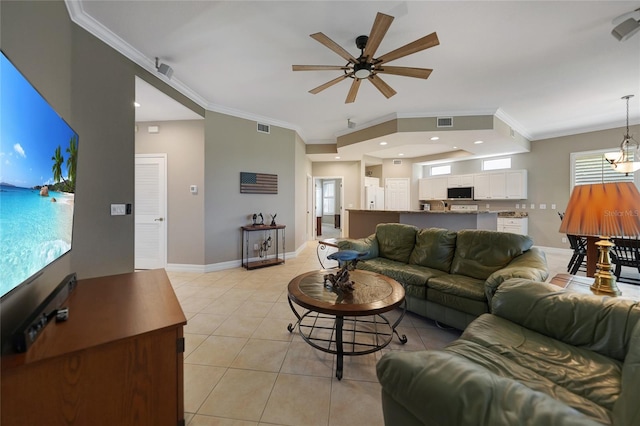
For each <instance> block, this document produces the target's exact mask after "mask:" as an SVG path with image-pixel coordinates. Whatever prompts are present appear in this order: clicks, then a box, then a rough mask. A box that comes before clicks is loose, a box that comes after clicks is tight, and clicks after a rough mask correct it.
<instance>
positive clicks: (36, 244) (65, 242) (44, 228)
mask: <svg viewBox="0 0 640 426" xmlns="http://www.w3.org/2000/svg"><path fill="white" fill-rule="evenodd" d="M0 57H1V62H0V296H1V295H5V294H6V293H8V292H10V291H11V290H12V289H13V288H15V287H16V286H18V285H20V284H21V283H23V282H24V281H25V280H28V279H29V278H30V277H32V276H33V275H34V274H36V273H37V272H39V271H40V270H41V269H43V268H44V267H45V266H47V265H48V264H50V263H51V262H53V261H55V260H56V259H58V258H59V257H60V256H62V255H64V254H65V253H67V252H68V251H69V250H70V249H71V237H72V235H71V234H72V230H73V209H74V193H75V177H76V164H77V156H78V135H77V134H76V133H75V132H74V131H73V130H72V129H71V127H69V125H68V124H67V123H66V122H65V121H64V120H63V119H62V118H61V117H60V116H59V115H58V114H57V113H56V111H55V110H54V109H53V108H52V107H51V106H50V105H49V104H48V103H47V101H46V100H45V99H44V98H43V97H42V96H41V95H40V94H39V93H38V92H37V91H36V89H35V88H34V87H32V86H31V84H30V83H29V82H28V81H27V80H26V79H25V78H24V77H23V76H22V75H21V74H20V72H19V71H18V70H17V69H16V68H15V67H14V66H13V64H12V63H11V62H9V60H8V59H7V58H6V57H5V56H4V54H2V55H0Z"/></svg>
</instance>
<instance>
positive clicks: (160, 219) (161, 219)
mask: <svg viewBox="0 0 640 426" xmlns="http://www.w3.org/2000/svg"><path fill="white" fill-rule="evenodd" d="M153 220H155V221H156V222H162V221H163V220H164V218H163V217H159V218H157V219H153Z"/></svg>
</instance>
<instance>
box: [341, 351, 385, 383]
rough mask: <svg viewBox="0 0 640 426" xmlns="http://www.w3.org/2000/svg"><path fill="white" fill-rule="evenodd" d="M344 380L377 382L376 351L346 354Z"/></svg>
mask: <svg viewBox="0 0 640 426" xmlns="http://www.w3.org/2000/svg"><path fill="white" fill-rule="evenodd" d="M343 359H344V364H343V368H342V380H364V381H368V382H377V381H378V377H377V376H376V362H378V359H377V357H376V354H375V353H372V354H367V355H357V356H344V357H343Z"/></svg>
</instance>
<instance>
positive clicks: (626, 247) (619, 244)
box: [611, 237, 640, 283]
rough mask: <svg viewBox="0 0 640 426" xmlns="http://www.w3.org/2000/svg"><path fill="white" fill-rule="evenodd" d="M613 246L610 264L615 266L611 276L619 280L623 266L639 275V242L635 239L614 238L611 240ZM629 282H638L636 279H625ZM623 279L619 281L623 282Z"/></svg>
mask: <svg viewBox="0 0 640 426" xmlns="http://www.w3.org/2000/svg"><path fill="white" fill-rule="evenodd" d="M612 242H613V243H614V244H615V246H614V247H613V249H612V253H611V263H613V264H615V265H616V267H615V270H614V271H613V274H614V275H615V276H616V279H618V280H620V275H621V273H622V267H623V266H629V267H631V268H636V269H637V270H638V273H639V274H640V240H639V239H637V238H624V237H616V238H613V239H612ZM626 279H627V280H629V281H630V282H634V283H636V282H640V280H638V279H637V278H626ZM624 280H625V278H624V277H623V279H622V280H621V281H624Z"/></svg>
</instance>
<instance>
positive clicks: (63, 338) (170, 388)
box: [0, 269, 187, 426]
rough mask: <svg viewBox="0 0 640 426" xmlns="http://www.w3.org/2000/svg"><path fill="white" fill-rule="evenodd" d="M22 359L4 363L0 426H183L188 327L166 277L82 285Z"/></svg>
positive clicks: (132, 276)
mask: <svg viewBox="0 0 640 426" xmlns="http://www.w3.org/2000/svg"><path fill="white" fill-rule="evenodd" d="M63 306H67V307H68V308H69V319H68V320H67V321H65V322H60V323H56V322H51V323H49V324H48V325H47V326H46V328H45V330H44V332H43V333H42V334H41V335H40V336H39V337H38V339H37V340H36V341H35V342H34V343H33V345H32V346H31V347H30V348H29V350H28V351H27V352H25V353H22V354H11V355H5V356H3V357H2V360H1V369H2V370H1V383H2V384H1V389H0V391H1V394H0V395H2V398H1V415H0V423H1V424H3V425H4V424H6V425H27V424H29V425H36V424H39V425H45V424H46V425H136V426H140V425H150V426H151V425H153V426H156V425H171V426H176V425H184V380H183V362H184V359H183V353H184V337H183V331H182V329H183V326H184V325H185V324H186V322H187V321H186V318H185V316H184V313H183V312H182V308H181V307H180V303H179V302H178V300H177V298H176V295H175V293H174V291H173V288H172V287H171V283H170V282H169V278H168V277H167V274H166V272H165V271H164V270H162V269H158V270H151V271H142V272H134V273H127V274H122V275H113V276H109V277H100V278H92V279H85V280H79V281H78V285H77V287H76V289H75V290H74V291H73V292H72V293H71V295H70V296H69V299H68V300H67V301H66V303H65V304H64V305H63Z"/></svg>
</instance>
